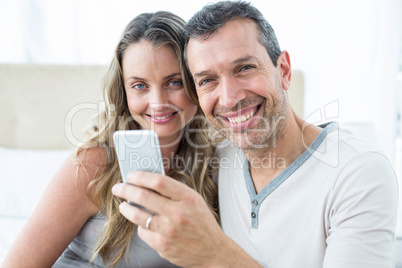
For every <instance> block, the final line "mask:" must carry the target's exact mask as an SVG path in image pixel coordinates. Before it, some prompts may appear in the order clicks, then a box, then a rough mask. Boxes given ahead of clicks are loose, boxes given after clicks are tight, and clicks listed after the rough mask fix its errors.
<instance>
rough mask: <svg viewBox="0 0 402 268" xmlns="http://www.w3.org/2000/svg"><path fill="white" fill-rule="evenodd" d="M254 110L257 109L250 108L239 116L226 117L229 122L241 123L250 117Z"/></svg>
mask: <svg viewBox="0 0 402 268" xmlns="http://www.w3.org/2000/svg"><path fill="white" fill-rule="evenodd" d="M256 112H257V109H255V110H252V111H251V112H250V113H249V114H248V115H242V116H239V117H228V120H229V122H230V123H234V124H237V123H242V122H244V121H247V120H248V119H250V117H252V116H253V115H254V114H255V113H256Z"/></svg>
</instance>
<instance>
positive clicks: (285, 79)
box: [277, 50, 292, 90]
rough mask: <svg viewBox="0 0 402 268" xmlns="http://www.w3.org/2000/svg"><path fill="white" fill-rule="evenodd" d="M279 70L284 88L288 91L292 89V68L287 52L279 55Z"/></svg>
mask: <svg viewBox="0 0 402 268" xmlns="http://www.w3.org/2000/svg"><path fill="white" fill-rule="evenodd" d="M277 69H278V73H279V77H280V79H281V85H282V88H283V89H284V90H288V89H289V88H290V80H291V79H292V68H291V66H290V57H289V53H288V52H287V51H286V50H284V51H282V53H281V54H280V55H279V58H278V62H277Z"/></svg>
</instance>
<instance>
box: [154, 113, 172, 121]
mask: <svg viewBox="0 0 402 268" xmlns="http://www.w3.org/2000/svg"><path fill="white" fill-rule="evenodd" d="M173 114H174V113H171V114H168V115H165V116H152V117H153V118H155V119H157V120H162V119H166V118H168V117H171V116H172V115H173Z"/></svg>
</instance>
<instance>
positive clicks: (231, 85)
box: [219, 76, 246, 109]
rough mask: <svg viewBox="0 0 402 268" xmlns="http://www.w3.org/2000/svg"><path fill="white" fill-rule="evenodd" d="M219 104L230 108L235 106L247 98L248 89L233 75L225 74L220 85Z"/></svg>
mask: <svg viewBox="0 0 402 268" xmlns="http://www.w3.org/2000/svg"><path fill="white" fill-rule="evenodd" d="M219 87H220V88H219V105H220V106H223V107H226V108H228V109H231V108H233V107H234V106H236V104H237V103H239V102H240V101H241V100H243V99H245V98H246V91H245V90H244V88H243V87H242V85H241V83H239V81H237V80H236V78H235V77H233V76H225V77H223V78H222V79H221V83H220V85H219Z"/></svg>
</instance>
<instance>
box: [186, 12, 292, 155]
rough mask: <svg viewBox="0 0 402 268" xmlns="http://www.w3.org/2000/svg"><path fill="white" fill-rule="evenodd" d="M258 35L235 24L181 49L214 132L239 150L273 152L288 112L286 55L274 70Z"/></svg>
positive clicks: (247, 25) (251, 26) (246, 23)
mask: <svg viewBox="0 0 402 268" xmlns="http://www.w3.org/2000/svg"><path fill="white" fill-rule="evenodd" d="M258 36H259V34H258V29H257V25H256V24H255V22H253V21H251V20H249V19H235V20H232V21H229V22H228V23H227V24H226V25H225V26H224V27H222V28H221V29H219V30H218V31H217V32H216V33H215V34H214V35H213V36H212V37H211V38H209V39H207V40H202V39H190V41H189V43H188V46H187V59H188V64H189V68H190V71H191V73H192V75H193V77H194V81H195V84H196V89H197V94H198V97H199V101H200V105H201V108H202V110H203V111H204V113H205V115H206V117H207V118H208V120H209V122H210V123H211V125H212V126H213V127H214V128H215V129H217V130H218V131H219V132H220V133H221V134H222V135H223V136H224V137H226V138H227V139H229V140H230V141H231V142H232V143H234V144H235V145H236V146H238V147H240V148H242V149H243V150H250V149H255V148H272V147H274V146H275V144H276V140H277V139H279V138H280V135H281V134H282V131H283V128H284V125H285V120H286V116H287V110H288V102H287V97H286V94H285V91H284V89H288V86H289V82H290V63H289V58H288V54H287V53H286V52H282V54H281V56H280V58H279V60H278V66H277V67H275V66H274V65H273V63H272V61H271V59H270V57H269V55H268V52H267V51H266V49H265V47H264V46H263V45H261V44H260V42H259V41H258ZM284 65H286V66H284ZM286 68H288V70H286ZM284 72H285V73H286V72H288V77H286V75H284Z"/></svg>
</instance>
